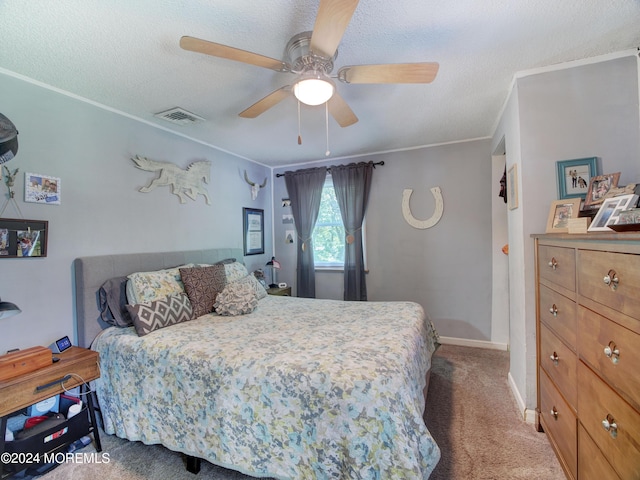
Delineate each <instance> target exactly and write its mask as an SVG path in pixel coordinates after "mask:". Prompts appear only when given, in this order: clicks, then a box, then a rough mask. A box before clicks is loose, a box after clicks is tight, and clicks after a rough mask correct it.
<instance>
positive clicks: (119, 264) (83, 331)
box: [74, 248, 243, 348]
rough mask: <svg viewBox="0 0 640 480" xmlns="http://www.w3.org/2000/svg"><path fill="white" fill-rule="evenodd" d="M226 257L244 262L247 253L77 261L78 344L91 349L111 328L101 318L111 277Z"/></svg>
mask: <svg viewBox="0 0 640 480" xmlns="http://www.w3.org/2000/svg"><path fill="white" fill-rule="evenodd" d="M225 258H236V259H237V260H238V261H239V262H242V261H243V251H242V249H239V248H216V249H209V250H188V251H180V252H157V253H124V254H117V255H100V256H95V257H80V258H76V259H75V261H74V271H75V295H76V322H77V323H76V325H77V329H78V330H77V333H78V345H79V346H81V347H86V348H89V346H90V345H91V342H92V341H93V339H94V338H95V337H96V335H98V333H100V331H101V330H103V329H104V328H106V327H108V326H109V325H107V324H106V323H104V322H103V321H102V319H101V318H100V309H99V302H98V290H99V289H100V287H101V286H102V284H103V283H104V282H105V281H107V280H109V279H110V278H114V277H120V276H125V275H129V274H131V273H134V272H148V271H153V270H160V269H163V268H171V267H177V266H178V265H184V264H185V263H215V262H217V261H219V260H224V259H225Z"/></svg>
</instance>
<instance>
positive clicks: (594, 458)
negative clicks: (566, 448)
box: [578, 425, 620, 480]
mask: <svg viewBox="0 0 640 480" xmlns="http://www.w3.org/2000/svg"><path fill="white" fill-rule="evenodd" d="M578 480H620V477H619V476H618V475H617V474H616V472H615V470H614V469H613V468H612V467H611V465H610V464H609V462H607V459H606V458H604V455H603V454H602V452H601V451H600V449H599V448H598V446H597V445H596V444H595V443H594V442H593V440H592V439H591V437H590V436H589V434H588V433H587V432H586V430H585V429H584V427H583V426H582V425H580V426H578Z"/></svg>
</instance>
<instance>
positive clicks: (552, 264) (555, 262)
mask: <svg viewBox="0 0 640 480" xmlns="http://www.w3.org/2000/svg"><path fill="white" fill-rule="evenodd" d="M549 266H550V267H551V268H553V269H554V270H555V269H556V267H557V266H558V261H557V260H556V259H555V257H551V261H550V262H549Z"/></svg>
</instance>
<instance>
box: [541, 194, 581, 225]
mask: <svg viewBox="0 0 640 480" xmlns="http://www.w3.org/2000/svg"><path fill="white" fill-rule="evenodd" d="M580 203H582V199H580V198H567V199H565V200H556V201H555V202H553V203H552V204H551V208H550V209H549V217H548V219H547V230H546V233H567V232H568V231H569V219H570V218H578V214H579V213H580Z"/></svg>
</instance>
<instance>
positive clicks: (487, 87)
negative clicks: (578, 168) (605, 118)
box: [0, 0, 640, 166]
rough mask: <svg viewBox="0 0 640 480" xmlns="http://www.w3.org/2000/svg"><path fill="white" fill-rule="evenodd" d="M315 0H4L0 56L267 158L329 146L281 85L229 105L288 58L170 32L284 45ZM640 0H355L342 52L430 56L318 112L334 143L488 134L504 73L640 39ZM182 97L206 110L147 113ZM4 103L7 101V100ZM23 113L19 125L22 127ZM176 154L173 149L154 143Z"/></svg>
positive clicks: (180, 102) (351, 147) (354, 145)
mask: <svg viewBox="0 0 640 480" xmlns="http://www.w3.org/2000/svg"><path fill="white" fill-rule="evenodd" d="M317 8H318V0H252V1H241V0H135V1H132V0H101V1H99V0H48V1H47V0H30V1H24V0H2V1H1V2H0V18H1V19H2V21H1V22H0V38H1V39H2V40H1V44H0V68H2V69H5V70H8V71H10V72H15V73H17V74H20V75H24V76H26V77H29V78H31V79H34V80H37V81H39V82H42V83H44V84H47V85H50V86H53V87H56V88H58V89H61V90H64V91H67V92H71V93H72V94H74V95H77V96H79V97H83V98H86V99H89V100H91V101H93V102H97V103H99V104H103V105H106V106H108V107H110V108H113V109H116V110H119V111H122V112H125V113H127V114H129V115H132V116H135V117H138V118H141V119H143V120H145V121H148V122H152V123H156V124H159V125H162V126H163V127H165V128H170V129H173V130H175V131H177V132H179V133H180V134H182V135H186V136H188V137H191V138H194V139H197V140H199V141H201V142H205V143H207V144H210V145H212V146H214V147H217V148H219V149H222V150H225V151H228V152H231V153H234V154H236V155H239V156H242V157H245V158H248V159H251V160H255V161H257V162H260V163H263V164H266V165H273V166H277V165H284V164H293V163H299V162H306V161H312V160H321V159H324V158H326V157H325V151H326V145H325V142H326V134H325V112H324V107H323V106H321V107H307V106H303V107H302V109H301V120H300V128H301V133H302V145H298V143H297V136H298V118H297V103H296V102H295V100H294V99H293V97H290V98H287V99H286V100H284V101H282V102H281V103H279V104H278V105H276V106H275V107H273V108H271V109H270V110H268V111H266V112H265V113H263V114H262V115H260V116H259V117H257V118H255V119H245V118H240V117H238V115H237V114H238V113H239V112H241V111H242V110H244V109H245V108H247V107H248V106H249V105H251V104H253V103H254V102H256V101H257V100H259V99H260V98H262V97H263V96H265V95H267V94H268V93H270V92H272V91H273V90H275V89H277V88H279V87H281V86H284V85H287V84H290V83H291V80H292V79H293V78H294V77H293V75H292V74H290V73H277V72H274V71H271V70H268V69H264V68H260V67H256V66H252V65H245V64H242V63H238V62H234V61H229V60H224V59H220V58H214V57H211V56H207V55H203V54H198V53H193V52H189V51H185V50H182V49H181V48H180V47H179V40H180V37H181V36H183V35H190V36H193V37H198V38H202V39H205V40H210V41H214V42H217V43H222V44H226V45H230V46H233V47H237V48H241V49H244V50H249V51H251V52H255V53H259V54H262V55H266V56H269V57H273V58H276V59H282V58H283V53H284V48H285V45H286V44H287V41H288V40H289V38H291V37H292V36H293V35H295V34H296V33H299V32H302V31H305V30H311V29H312V28H313V24H314V20H315V15H316V12H317ZM639 25H640V3H639V1H638V0H626V1H624V0H563V1H558V0H527V1H513V0H482V1H479V0H457V1H455V2H452V1H451V0H395V1H389V0H361V1H360V4H359V5H358V8H357V9H356V11H355V14H354V15H353V18H352V19H351V22H350V24H349V26H348V28H347V30H346V32H345V34H344V36H343V38H342V42H341V44H340V46H339V48H338V58H337V60H336V62H335V65H336V67H335V69H334V73H335V72H336V71H337V69H338V68H339V67H341V66H343V65H357V64H369V63H406V62H421V61H435V62H439V64H440V71H439V72H438V75H437V77H436V79H435V81H434V82H433V83H431V84H426V85H413V84H411V85H407V84H405V85H388V84H387V85H348V84H344V83H339V82H338V85H337V88H338V90H339V92H340V94H341V95H342V97H343V98H344V99H345V100H346V102H347V103H348V104H349V106H350V107H351V109H352V110H353V111H354V112H355V114H356V115H357V116H358V118H359V122H358V123H356V124H354V125H352V126H350V127H346V128H341V127H340V126H339V125H338V124H337V123H336V122H335V121H334V120H333V119H332V118H331V117H329V150H330V151H331V157H339V156H348V155H358V154H365V153H371V152H380V151H388V150H396V149H405V148H412V147H417V146H421V145H432V144H437V143H443V142H452V141H457V140H465V139H471V138H478V137H486V136H490V135H491V134H492V133H493V129H494V127H495V123H496V121H497V119H498V116H499V114H500V110H501V108H502V106H503V103H504V101H505V99H506V96H507V94H508V90H509V87H510V84H511V82H512V79H513V77H514V74H515V73H516V72H519V71H523V70H530V69H536V68H539V67H545V66H549V65H553V64H558V63H563V62H567V61H572V60H578V59H584V58H589V57H593V56H597V55H602V54H607V53H612V52H619V51H623V50H628V49H632V48H637V47H638V46H639V45H640V28H639ZM177 106H179V107H182V108H184V109H186V110H188V111H190V112H193V113H195V114H197V115H199V116H201V117H204V118H205V119H206V121H205V122H202V123H199V124H193V125H190V126H176V125H173V124H170V123H167V122H164V121H162V120H159V119H156V118H155V117H154V116H153V115H154V114H155V113H157V112H160V111H163V110H167V109H170V108H173V107H177ZM5 113H6V112H5ZM23 128H24V127H23ZM167 160H173V159H167Z"/></svg>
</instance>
